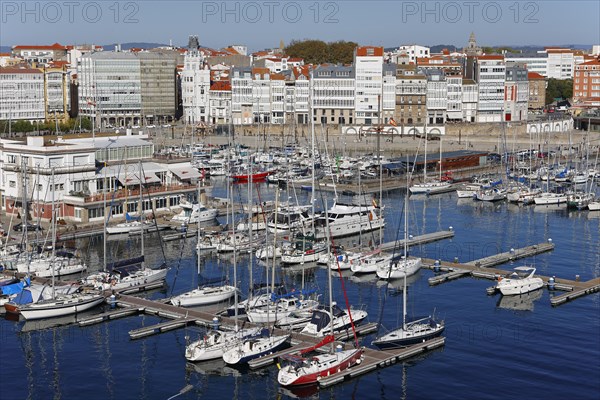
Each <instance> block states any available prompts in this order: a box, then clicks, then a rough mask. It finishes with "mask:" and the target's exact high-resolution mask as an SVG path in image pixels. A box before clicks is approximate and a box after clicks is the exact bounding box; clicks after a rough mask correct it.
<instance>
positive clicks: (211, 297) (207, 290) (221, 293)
mask: <svg viewBox="0 0 600 400" xmlns="http://www.w3.org/2000/svg"><path fill="white" fill-rule="evenodd" d="M235 290H236V289H235V287H234V286H230V285H223V286H206V287H202V288H197V289H194V290H191V291H189V292H186V293H182V294H180V295H178V296H174V297H173V298H171V304H173V305H174V306H179V307H194V306H201V305H205V304H213V303H220V302H222V301H225V300H227V299H230V298H232V297H233V296H234V294H235Z"/></svg>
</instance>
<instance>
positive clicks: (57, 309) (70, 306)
mask: <svg viewBox="0 0 600 400" xmlns="http://www.w3.org/2000/svg"><path fill="white" fill-rule="evenodd" d="M103 301H104V296H101V295H93V296H89V298H87V299H85V300H82V301H74V302H65V303H57V302H55V301H50V302H40V303H35V304H30V305H28V306H26V307H22V308H20V309H19V311H20V312H21V315H23V317H24V318H25V319H27V320H32V319H43V318H54V317H61V316H63V315H69V314H76V313H78V312H81V311H85V310H89V309H90V308H93V307H96V306H97V305H99V304H100V303H102V302H103ZM7 311H8V309H7Z"/></svg>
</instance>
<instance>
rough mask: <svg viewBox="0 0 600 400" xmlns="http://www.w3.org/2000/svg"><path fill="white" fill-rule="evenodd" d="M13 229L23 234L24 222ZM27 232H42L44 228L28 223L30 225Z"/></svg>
mask: <svg viewBox="0 0 600 400" xmlns="http://www.w3.org/2000/svg"><path fill="white" fill-rule="evenodd" d="M13 229H14V230H15V231H17V232H21V231H22V230H23V229H24V226H23V223H22V222H20V223H18V224H16V225H15V226H14V227H13ZM27 230H28V231H32V232H33V231H41V230H42V227H41V226H40V225H38V224H33V223H31V222H28V223H27Z"/></svg>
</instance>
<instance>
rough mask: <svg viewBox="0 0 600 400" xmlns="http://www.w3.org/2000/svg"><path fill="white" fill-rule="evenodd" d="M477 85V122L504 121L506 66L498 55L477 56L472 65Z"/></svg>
mask: <svg viewBox="0 0 600 400" xmlns="http://www.w3.org/2000/svg"><path fill="white" fill-rule="evenodd" d="M474 72H475V82H477V85H478V96H477V97H478V108H477V122H501V121H503V120H504V81H505V79H506V66H505V65H504V57H503V56H499V55H490V56H479V57H477V58H475V64H474Z"/></svg>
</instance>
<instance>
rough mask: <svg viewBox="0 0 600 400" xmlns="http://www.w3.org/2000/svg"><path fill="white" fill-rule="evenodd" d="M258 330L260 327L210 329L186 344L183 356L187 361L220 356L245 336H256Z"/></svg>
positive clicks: (258, 332)
mask: <svg viewBox="0 0 600 400" xmlns="http://www.w3.org/2000/svg"><path fill="white" fill-rule="evenodd" d="M260 331H261V329H260V328H250V329H242V330H239V331H237V332H234V331H227V332H226V331H222V330H218V329H213V330H210V331H209V332H207V333H206V335H204V337H202V338H200V339H199V340H197V341H195V342H192V343H190V344H188V345H187V346H186V348H185V358H186V360H188V361H204V360H213V359H215V358H222V357H223V354H225V352H226V351H227V350H230V349H232V348H234V347H235V346H237V345H238V344H239V343H240V342H241V341H242V340H243V339H245V338H248V337H252V336H258V335H259V334H260Z"/></svg>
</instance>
